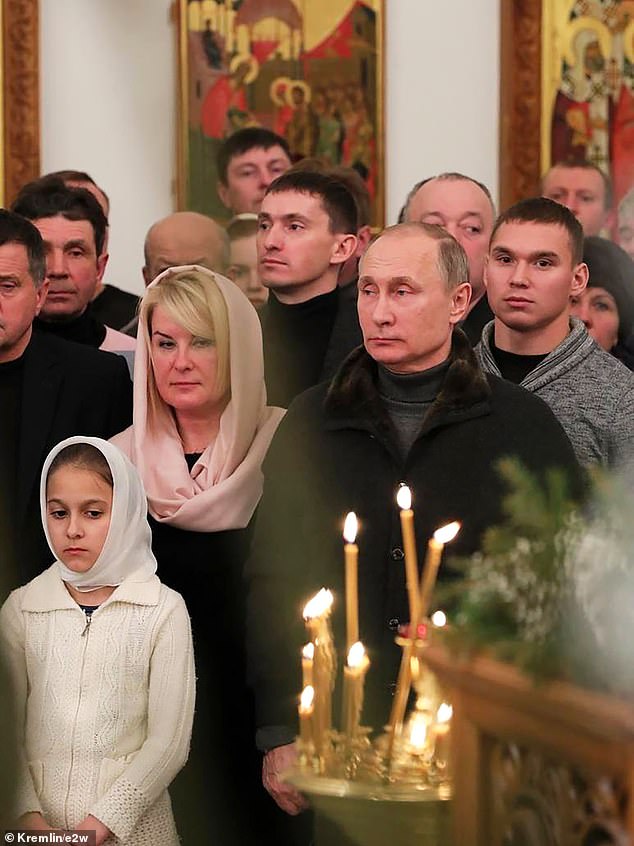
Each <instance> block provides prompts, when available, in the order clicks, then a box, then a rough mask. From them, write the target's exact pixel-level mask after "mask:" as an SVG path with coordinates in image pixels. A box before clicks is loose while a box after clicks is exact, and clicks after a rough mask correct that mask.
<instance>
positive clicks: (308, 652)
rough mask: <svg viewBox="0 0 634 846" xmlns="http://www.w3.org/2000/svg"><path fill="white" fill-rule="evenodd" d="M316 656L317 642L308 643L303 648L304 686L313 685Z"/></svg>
mask: <svg viewBox="0 0 634 846" xmlns="http://www.w3.org/2000/svg"><path fill="white" fill-rule="evenodd" d="M314 658H315V644H314V643H307V644H306V646H305V647H304V648H303V649H302V687H304V688H306V687H311V688H312V686H313V659H314Z"/></svg>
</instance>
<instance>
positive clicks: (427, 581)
mask: <svg viewBox="0 0 634 846" xmlns="http://www.w3.org/2000/svg"><path fill="white" fill-rule="evenodd" d="M459 531H460V523H457V522H454V523H448V524H447V525H446V526H443V527H442V528H441V529H437V530H436V531H435V532H434V536H433V538H430V540H429V544H428V545H427V556H426V558H425V567H424V569H423V575H422V578H421V585H420V602H419V606H418V608H419V619H422V618H423V617H426V616H427V614H428V613H429V606H430V604H431V597H432V593H433V592H434V587H435V585H436V579H437V578H438V568H439V567H440V559H441V558H442V551H443V549H444V547H445V544H446V543H449V542H450V541H452V540H453V539H454V538H455V537H456V535H457V534H458V532H459Z"/></svg>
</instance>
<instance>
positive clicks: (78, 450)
mask: <svg viewBox="0 0 634 846" xmlns="http://www.w3.org/2000/svg"><path fill="white" fill-rule="evenodd" d="M61 467H78V468H79V469H81V470H91V471H92V472H93V473H96V474H97V475H98V476H101V478H102V479H103V480H104V482H106V484H108V485H110V487H111V488H113V487H114V480H113V478H112V470H111V469H110V465H109V464H108V461H107V460H106V457H105V455H104V454H103V453H102V452H101V451H100V450H98V449H97V447H95V446H93V445H92V444H69V445H68V446H67V447H64V449H62V450H60V451H59V452H58V453H57V455H56V456H55V458H54V459H53V460H52V462H51V466H50V467H49V468H48V476H47V477H46V481H47V483H48V480H49V479H50V478H51V476H52V475H53V473H55V472H56V471H57V470H59V469H60V468H61Z"/></svg>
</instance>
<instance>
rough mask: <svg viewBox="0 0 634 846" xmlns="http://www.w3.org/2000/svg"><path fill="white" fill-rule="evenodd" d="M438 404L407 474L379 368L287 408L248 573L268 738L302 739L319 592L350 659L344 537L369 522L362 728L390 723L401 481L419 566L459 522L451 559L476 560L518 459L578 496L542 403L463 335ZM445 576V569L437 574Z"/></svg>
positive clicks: (362, 355) (564, 442)
mask: <svg viewBox="0 0 634 846" xmlns="http://www.w3.org/2000/svg"><path fill="white" fill-rule="evenodd" d="M451 359H452V363H451V365H450V367H449V370H448V372H447V375H446V377H445V381H444V383H443V386H442V390H441V392H440V394H439V395H438V397H437V399H436V401H435V402H434V403H433V405H432V406H431V408H430V409H429V411H428V413H427V415H426V416H425V418H424V419H423V420H421V429H420V434H419V435H418V438H417V440H416V441H415V443H414V445H413V446H412V448H411V450H410V452H409V454H408V456H407V458H406V459H405V460H404V461H403V460H402V459H401V457H400V455H399V451H398V447H397V441H396V433H395V431H394V427H393V424H392V422H391V420H390V418H389V416H388V414H387V412H386V409H385V407H384V405H383V403H382V401H381V398H380V396H379V394H378V391H377V388H376V376H377V365H376V363H375V362H374V361H373V360H372V358H370V356H369V355H368V354H367V353H366V352H365V350H364V349H363V348H359V349H357V350H355V351H354V352H353V353H352V354H351V355H350V356H349V357H348V358H347V360H346V361H345V362H344V364H343V365H342V367H341V368H340V370H339V372H338V373H337V375H336V376H335V378H334V380H333V381H332V383H331V384H330V386H328V385H327V384H323V385H318V386H316V387H315V388H312V389H311V390H309V391H306V392H305V393H304V394H301V395H300V396H299V397H298V398H297V399H296V400H295V402H294V403H293V404H292V405H291V407H290V409H289V411H288V413H287V415H286V417H285V418H284V420H283V421H282V423H281V425H280V427H279V429H278V430H277V433H276V435H275V437H274V439H273V442H272V444H271V448H270V451H269V454H268V456H267V459H266V461H265V464H264V474H265V485H264V495H263V498H262V501H261V504H260V508H259V514H258V517H257V524H256V532H255V538H254V543H253V547H252V554H251V558H250V561H249V564H248V566H247V579H248V587H249V599H248V602H249V608H248V629H249V634H248V645H249V661H250V667H251V677H252V681H253V684H254V687H255V692H256V700H257V710H258V724H259V725H260V726H273V725H283V724H289V723H288V721H289V720H290V721H291V722H290V724H291V725H295V722H296V718H295V713H296V712H295V708H296V702H297V699H296V697H297V694H298V693H299V692H300V686H301V680H300V676H299V669H300V659H299V655H300V649H301V646H302V644H303V643H304V642H305V641H306V639H307V638H306V633H305V631H304V629H303V625H302V618H301V610H302V607H303V604H304V603H305V602H306V600H307V599H308V598H310V596H311V595H313V594H314V593H315V592H316V591H317V590H318V589H319V588H321V587H322V586H325V587H328V588H331V589H332V590H334V592H335V603H336V605H335V610H334V614H333V618H334V619H333V622H334V626H335V632H336V638H337V645H338V647H339V649H340V650H343V649H345V634H344V626H345V601H344V565H343V543H342V535H341V531H342V526H343V520H344V518H345V515H346V513H347V512H348V511H354V512H356V514H357V517H358V518H359V521H360V531H359V534H358V545H359V620H360V637H361V639H362V640H363V642H364V644H366V646H367V648H368V649H369V654H370V658H371V661H372V667H371V670H370V673H369V678H368V682H367V684H368V691H367V693H368V696H367V699H368V704H369V708H368V709H366V711H367V716H366V719H369V720H371V721H372V722H371V723H370V724H374V725H376V726H380V725H381V724H382V722H386V721H387V718H388V715H389V706H390V701H389V687H390V683H391V682H393V681H394V680H395V679H396V671H397V667H398V660H399V652H400V651H399V649H398V648H397V647H395V646H394V635H395V629H396V628H397V627H398V625H399V623H404V622H406V621H407V620H408V611H407V595H406V589H405V569H404V562H403V552H402V541H401V531H400V521H399V512H398V508H397V505H396V503H395V492H396V489H397V486H398V484H399V482H401V481H405V482H406V483H407V484H408V485H409V486H410V488H411V490H412V492H413V497H414V505H413V508H414V512H415V524H416V537H417V544H418V558H419V563H421V564H422V562H423V560H424V555H425V547H426V543H427V540H428V539H429V537H430V536H431V534H432V533H433V531H434V530H435V529H437V528H438V527H440V526H442V525H444V524H446V523H449V522H451V521H452V520H460V521H461V522H462V530H461V532H460V534H459V536H458V538H457V539H456V541H454V543H453V544H452V546H451V547H448V548H447V550H446V552H447V553H454V554H459V555H464V554H469V553H472V552H474V551H476V550H477V549H478V548H479V545H480V541H481V537H482V534H483V532H484V530H485V529H486V528H487V527H489V526H492V525H495V524H496V523H498V522H500V521H501V518H502V511H501V502H502V498H503V496H504V493H505V490H504V486H503V484H502V483H501V481H500V479H499V477H498V473H497V470H496V462H497V461H498V459H500V458H502V457H503V456H516V457H517V458H519V459H520V460H521V461H522V462H523V463H524V465H525V466H526V467H528V468H529V469H530V470H532V471H534V472H537V473H542V472H543V471H544V470H546V469H547V468H549V467H551V466H562V467H564V468H567V469H568V470H569V471H570V473H571V475H572V476H573V477H574V480H575V484H578V483H579V480H580V470H579V467H578V464H577V462H576V459H575V456H574V453H573V450H572V447H571V445H570V442H569V441H568V438H567V436H566V435H565V433H564V431H563V429H562V428H561V426H560V424H559V422H558V421H557V420H556V418H555V417H554V415H553V414H552V412H551V411H550V409H549V408H548V406H547V405H546V403H544V402H542V401H541V400H539V398H538V397H536V396H534V395H532V394H530V393H529V392H528V391H525V390H523V389H522V388H519V387H517V386H516V385H513V384H511V383H509V382H505V381H503V380H501V379H498V378H496V377H491V376H488V375H484V374H483V373H482V371H481V370H480V369H479V367H478V365H477V363H476V360H475V357H474V355H473V352H472V350H471V348H470V345H469V343H468V341H467V338H466V337H465V335H464V334H463V333H462V332H460V331H456V332H455V333H454V338H453V346H452V352H451ZM443 571H444V575H445V576H446V575H447V573H448V572H449V569H448V568H447V566H446V562H445V564H443V566H442V568H441V572H443Z"/></svg>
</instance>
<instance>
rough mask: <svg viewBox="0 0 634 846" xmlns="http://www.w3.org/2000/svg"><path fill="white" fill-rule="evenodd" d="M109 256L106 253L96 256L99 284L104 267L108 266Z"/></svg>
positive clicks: (104, 270)
mask: <svg viewBox="0 0 634 846" xmlns="http://www.w3.org/2000/svg"><path fill="white" fill-rule="evenodd" d="M109 258H110V256H109V255H108V253H102V254H101V255H100V256H97V279H98V281H99V282H101V280H102V279H103V275H104V273H105V272H106V265H107V264H108V259H109Z"/></svg>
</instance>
